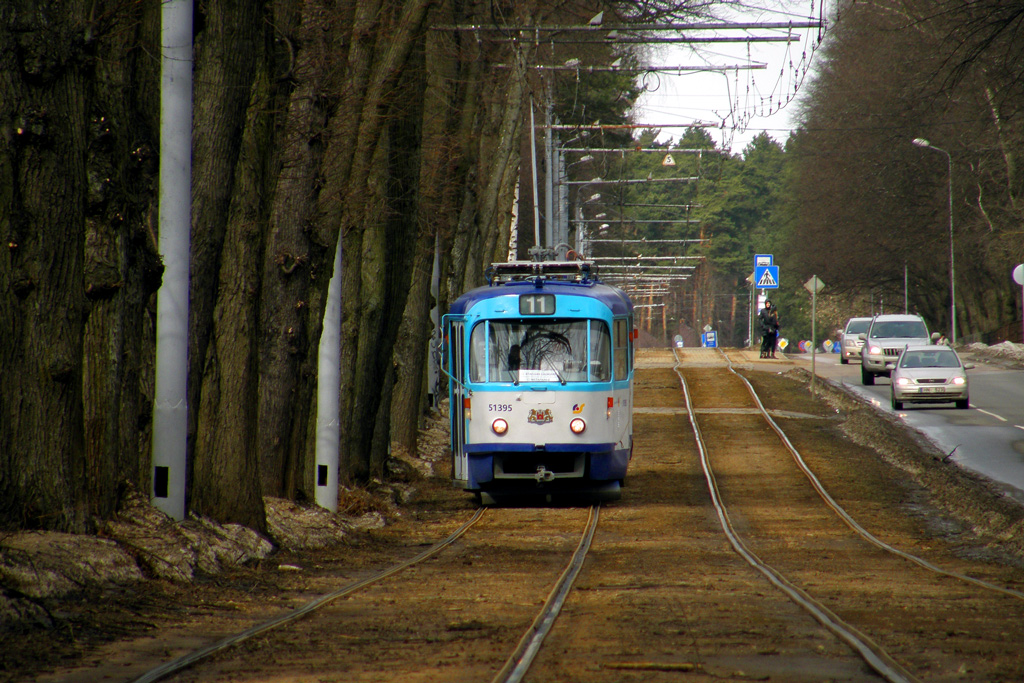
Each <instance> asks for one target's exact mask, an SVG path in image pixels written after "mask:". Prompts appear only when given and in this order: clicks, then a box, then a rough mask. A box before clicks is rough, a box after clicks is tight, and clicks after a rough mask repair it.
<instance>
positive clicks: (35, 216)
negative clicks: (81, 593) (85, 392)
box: [0, 0, 90, 532]
mask: <svg viewBox="0 0 1024 683" xmlns="http://www.w3.org/2000/svg"><path fill="white" fill-rule="evenodd" d="M38 5H39V3H38V2H36V1H35V0H28V1H27V2H22V1H17V2H15V3H14V6H13V7H9V8H8V9H7V10H5V11H2V12H0V19H2V20H3V24H2V25H0V44H2V45H3V46H4V48H3V49H2V50H0V121H2V122H3V123H2V124H0V126H2V128H0V131H2V135H3V138H2V139H3V144H2V146H0V237H2V240H3V241H2V245H3V248H2V249H0V329H2V330H3V334H2V335H0V526H2V527H4V528H14V527H21V528H24V527H35V528H45V529H56V530H62V531H70V532H82V531H85V529H86V521H87V518H86V468H85V457H84V456H85V451H84V448H83V408H82V348H83V341H82V340H83V326H84V317H85V313H84V309H85V297H84V295H83V291H82V284H83V275H84V266H83V261H84V256H83V255H84V251H85V231H84V227H83V224H84V207H85V199H86V169H85V158H86V136H85V123H86V121H87V116H88V111H89V102H88V98H87V90H86V83H85V78H84V75H83V69H84V67H85V55H84V52H83V49H84V48H85V45H84V44H83V42H82V41H83V37H84V31H83V30H82V26H83V25H85V23H86V21H87V16H88V14H89V7H90V5H89V3H86V2H83V1H82V0H77V1H76V0H70V1H69V2H66V3H62V4H61V6H60V8H59V9H58V8H55V7H54V8H50V9H52V10H53V11H52V12H46V11H44V10H43V9H41V8H39V6H38ZM15 16H16V17H17V18H18V23H17V24H14V23H13V22H12V21H11V19H12V17H15Z"/></svg>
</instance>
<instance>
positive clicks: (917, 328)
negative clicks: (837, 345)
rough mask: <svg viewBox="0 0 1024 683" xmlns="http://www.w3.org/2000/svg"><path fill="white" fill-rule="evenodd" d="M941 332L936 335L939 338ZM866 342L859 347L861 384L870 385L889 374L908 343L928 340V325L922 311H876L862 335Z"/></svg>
mask: <svg viewBox="0 0 1024 683" xmlns="http://www.w3.org/2000/svg"><path fill="white" fill-rule="evenodd" d="M938 337H939V335H938V333H936V334H935V339H938ZM861 340H862V341H863V342H864V346H863V347H861V350H860V380H861V384H864V385H866V386H870V385H872V384H874V383H875V377H877V376H878V375H883V376H885V377H888V376H889V375H890V374H892V369H893V368H894V367H896V361H897V360H898V359H899V357H900V353H902V352H903V349H904V348H906V347H907V346H908V345H915V346H917V345H921V344H928V343H930V342H931V340H932V338H931V337H929V336H928V326H927V325H926V324H925V322H924V319H923V318H922V317H921V316H919V315H913V314H905V313H891V314H885V315H876V316H875V317H874V318H872V319H871V324H870V325H868V331H867V332H866V333H864V334H862V335H861Z"/></svg>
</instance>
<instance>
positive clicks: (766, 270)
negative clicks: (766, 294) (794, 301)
mask: <svg viewBox="0 0 1024 683" xmlns="http://www.w3.org/2000/svg"><path fill="white" fill-rule="evenodd" d="M754 286H755V287H757V288H758V289H778V288H779V267H778V266H757V267H756V268H754Z"/></svg>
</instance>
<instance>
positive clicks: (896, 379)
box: [892, 344, 974, 410]
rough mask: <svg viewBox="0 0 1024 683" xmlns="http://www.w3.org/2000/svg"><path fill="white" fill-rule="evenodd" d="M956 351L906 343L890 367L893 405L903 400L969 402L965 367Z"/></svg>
mask: <svg viewBox="0 0 1024 683" xmlns="http://www.w3.org/2000/svg"><path fill="white" fill-rule="evenodd" d="M973 367H974V366H973V365H971V364H969V363H968V364H964V363H963V362H962V361H961V360H960V357H959V356H958V355H957V353H956V351H954V350H953V349H951V348H950V347H948V346H940V345H934V344H927V345H923V346H907V347H906V348H905V349H904V350H903V353H902V354H900V358H899V362H898V363H896V367H895V368H893V371H892V409H893V410H902V408H903V404H904V403H954V404H956V407H957V408H962V409H966V408H968V407H969V406H970V396H969V393H968V382H967V370H969V369H971V368H973Z"/></svg>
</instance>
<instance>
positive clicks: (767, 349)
mask: <svg viewBox="0 0 1024 683" xmlns="http://www.w3.org/2000/svg"><path fill="white" fill-rule="evenodd" d="M757 320H758V323H759V324H760V325H761V358H775V346H776V344H777V343H778V339H779V309H778V308H777V307H776V306H775V304H773V303H772V300H771V299H765V302H764V308H762V309H761V311H760V312H759V313H758V314H757Z"/></svg>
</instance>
